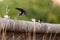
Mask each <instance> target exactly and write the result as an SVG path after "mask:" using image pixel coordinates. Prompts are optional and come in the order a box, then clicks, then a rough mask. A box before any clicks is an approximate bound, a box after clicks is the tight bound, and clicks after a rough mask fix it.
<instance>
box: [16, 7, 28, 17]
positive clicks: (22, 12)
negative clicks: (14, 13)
mask: <svg viewBox="0 0 60 40" xmlns="http://www.w3.org/2000/svg"><path fill="white" fill-rule="evenodd" d="M16 10H19V11H20V13H19V14H18V16H21V15H23V14H24V15H27V13H26V11H25V10H24V9H22V8H16Z"/></svg>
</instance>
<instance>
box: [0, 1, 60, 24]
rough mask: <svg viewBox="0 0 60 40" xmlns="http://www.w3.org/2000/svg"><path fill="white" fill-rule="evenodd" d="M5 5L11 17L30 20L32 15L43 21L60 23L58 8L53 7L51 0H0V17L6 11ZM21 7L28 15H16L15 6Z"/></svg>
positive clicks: (59, 9) (59, 10)
mask: <svg viewBox="0 0 60 40" xmlns="http://www.w3.org/2000/svg"><path fill="white" fill-rule="evenodd" d="M6 5H8V6H9V9H8V10H9V13H8V15H9V16H10V18H11V19H14V20H25V21H31V19H32V17H34V18H36V19H37V20H39V19H40V18H41V19H42V21H43V22H48V23H60V8H59V7H54V6H53V5H52V2H51V0H3V2H0V17H1V18H3V16H4V14H5V13H6ZM17 7H18V8H23V9H24V10H26V12H27V14H28V15H29V16H25V15H22V16H18V13H19V11H17V10H16V9H15V8H17Z"/></svg>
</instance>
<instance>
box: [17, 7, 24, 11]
mask: <svg viewBox="0 0 60 40" xmlns="http://www.w3.org/2000/svg"><path fill="white" fill-rule="evenodd" d="M16 9H17V10H19V11H24V10H23V9H22V8H16Z"/></svg>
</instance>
